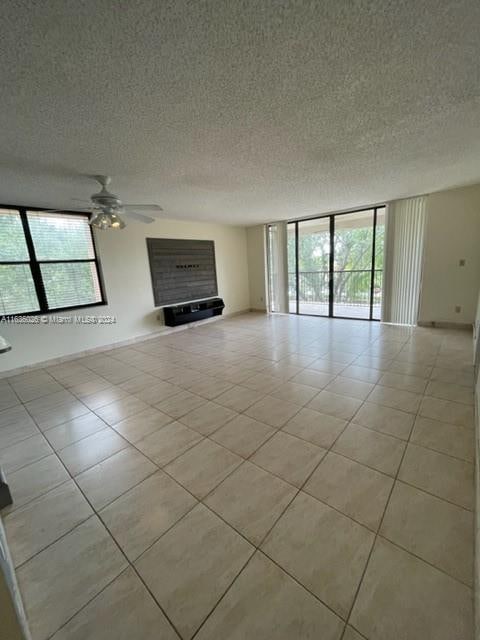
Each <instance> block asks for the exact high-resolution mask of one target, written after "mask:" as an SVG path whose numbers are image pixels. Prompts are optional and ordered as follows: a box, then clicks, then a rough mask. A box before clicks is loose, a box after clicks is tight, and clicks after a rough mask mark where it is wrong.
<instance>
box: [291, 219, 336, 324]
mask: <svg viewBox="0 0 480 640" xmlns="http://www.w3.org/2000/svg"><path fill="white" fill-rule="evenodd" d="M329 262H330V218H328V217H327V218H318V219H316V220H302V221H301V222H299V223H298V292H299V312H300V313H306V314H310V315H317V316H328V297H329Z"/></svg>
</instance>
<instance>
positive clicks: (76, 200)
mask: <svg viewBox="0 0 480 640" xmlns="http://www.w3.org/2000/svg"><path fill="white" fill-rule="evenodd" d="M72 202H84V203H85V204H89V205H90V206H91V205H92V201H91V200H84V199H83V198H72Z"/></svg>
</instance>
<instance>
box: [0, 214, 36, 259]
mask: <svg viewBox="0 0 480 640" xmlns="http://www.w3.org/2000/svg"><path fill="white" fill-rule="evenodd" d="M29 259H30V258H29V255H28V249H27V243H26V242H25V236H24V233H23V226H22V221H21V219H20V214H19V213H18V211H12V210H10V209H0V261H2V262H17V261H18V262H24V261H27V260H29Z"/></svg>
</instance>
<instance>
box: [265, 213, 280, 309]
mask: <svg viewBox="0 0 480 640" xmlns="http://www.w3.org/2000/svg"><path fill="white" fill-rule="evenodd" d="M276 244H277V226H276V225H275V224H270V225H268V233H267V246H268V301H269V310H270V311H272V312H275V311H278V302H277V279H278V274H277V269H276V263H277V261H276V259H275V246H276Z"/></svg>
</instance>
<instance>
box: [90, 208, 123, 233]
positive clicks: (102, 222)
mask: <svg viewBox="0 0 480 640" xmlns="http://www.w3.org/2000/svg"><path fill="white" fill-rule="evenodd" d="M90 225H91V226H92V227H93V228H94V229H101V230H102V231H105V229H124V228H125V222H124V221H123V220H122V219H121V218H120V216H119V215H118V214H116V213H111V212H108V211H101V212H100V213H97V215H96V216H95V217H94V218H92V220H91V221H90Z"/></svg>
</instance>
